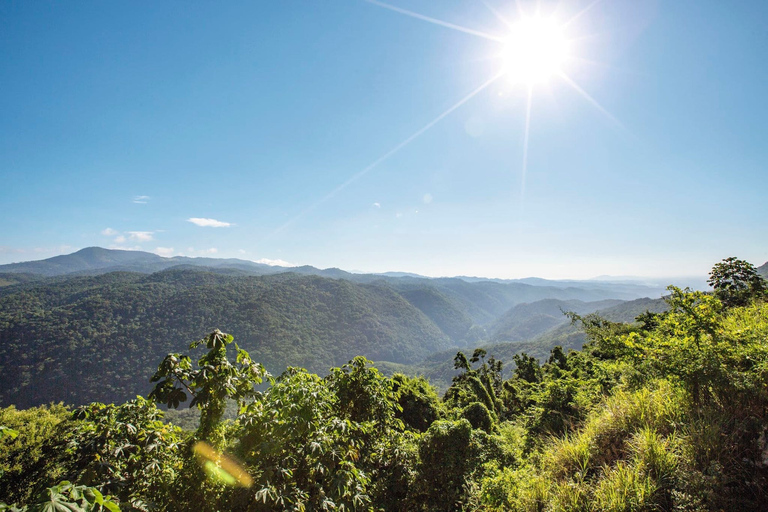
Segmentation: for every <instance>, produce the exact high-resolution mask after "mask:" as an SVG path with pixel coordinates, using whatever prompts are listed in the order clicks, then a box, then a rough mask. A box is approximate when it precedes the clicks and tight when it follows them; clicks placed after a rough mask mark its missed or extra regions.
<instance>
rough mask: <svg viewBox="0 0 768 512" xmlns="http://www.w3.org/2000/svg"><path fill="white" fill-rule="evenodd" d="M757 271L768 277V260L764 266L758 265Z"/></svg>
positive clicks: (765, 277)
mask: <svg viewBox="0 0 768 512" xmlns="http://www.w3.org/2000/svg"><path fill="white" fill-rule="evenodd" d="M757 273H758V274H760V275H761V276H763V278H764V279H768V262H765V263H763V264H762V266H760V267H757Z"/></svg>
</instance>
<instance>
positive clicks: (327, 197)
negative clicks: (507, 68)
mask: <svg viewBox="0 0 768 512" xmlns="http://www.w3.org/2000/svg"><path fill="white" fill-rule="evenodd" d="M502 75H503V73H498V74H496V75H494V76H493V77H491V78H490V79H489V80H487V81H486V82H484V83H483V84H482V85H480V86H479V87H477V88H476V89H475V90H473V91H472V92H470V93H469V94H467V95H466V96H464V97H463V98H462V99H460V100H459V101H457V102H456V103H454V104H453V105H452V106H451V107H449V108H448V109H446V110H445V111H443V113H442V114H440V115H439V116H437V117H436V118H434V119H433V120H432V121H430V122H429V123H427V124H425V125H424V126H422V127H421V128H420V129H419V130H417V131H416V132H414V133H413V134H412V135H411V136H410V137H408V138H407V139H405V140H403V141H402V142H401V143H400V144H398V145H397V146H395V147H393V148H392V149H390V150H389V151H387V152H386V153H384V154H383V155H382V156H380V157H379V158H378V159H376V160H375V161H374V162H373V163H371V164H370V165H368V166H367V167H366V168H364V169H363V170H361V171H359V172H358V173H356V174H354V175H352V176H351V177H350V178H349V179H348V180H347V181H345V182H344V183H342V184H341V185H339V186H338V187H336V188H335V189H333V190H332V191H330V192H329V193H328V194H326V195H325V196H324V197H323V198H322V199H320V200H318V201H317V202H315V203H314V204H312V205H310V206H309V207H307V208H306V209H304V210H303V211H302V212H301V213H299V214H298V215H296V216H295V217H293V218H292V219H291V220H289V221H288V222H286V223H285V224H283V225H282V226H280V227H278V228H277V229H276V230H275V231H274V232H272V235H276V234H278V233H280V232H281V231H283V230H284V229H286V228H287V227H289V226H291V225H293V224H294V223H295V222H296V221H298V220H300V219H301V218H303V217H304V216H305V215H307V214H308V213H310V212H312V211H313V210H314V209H316V208H317V207H318V206H320V205H322V204H323V203H325V202H326V201H328V200H330V199H332V198H333V197H334V196H335V195H336V194H338V193H339V192H341V191H342V190H344V189H345V188H347V187H348V186H349V185H351V184H352V183H354V182H355V181H357V180H359V179H360V178H362V177H363V176H365V175H366V174H368V173H369V172H371V171H372V170H373V169H374V168H375V167H377V166H378V165H379V164H381V163H382V162H384V161H385V160H387V159H388V158H390V157H391V156H392V155H394V154H395V153H397V152H398V151H400V150H401V149H403V148H404V147H405V146H407V145H408V144H410V143H411V142H413V141H414V140H416V139H417V138H418V137H420V136H421V135H423V134H424V132H426V131H427V130H429V129H430V128H432V127H433V126H435V125H436V124H437V123H439V122H440V121H441V120H442V119H444V118H445V117H446V116H448V115H449V114H450V113H451V112H453V111H454V110H456V109H457V108H459V107H461V106H462V105H464V104H465V103H466V102H468V101H469V100H471V99H472V98H473V97H475V96H476V95H477V94H478V93H480V92H481V91H482V90H483V89H485V88H486V87H488V86H489V85H491V84H492V83H493V82H495V81H496V80H498V79H499V78H500V77H501V76H502Z"/></svg>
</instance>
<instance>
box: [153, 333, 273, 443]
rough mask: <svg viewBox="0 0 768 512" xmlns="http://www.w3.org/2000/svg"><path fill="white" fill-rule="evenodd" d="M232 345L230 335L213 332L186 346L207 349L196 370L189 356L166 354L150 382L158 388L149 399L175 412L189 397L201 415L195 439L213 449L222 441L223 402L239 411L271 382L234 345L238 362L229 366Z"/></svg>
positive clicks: (264, 371)
mask: <svg viewBox="0 0 768 512" xmlns="http://www.w3.org/2000/svg"><path fill="white" fill-rule="evenodd" d="M232 341H233V338H232V336H231V335H230V334H226V333H223V332H221V331H220V330H218V329H216V330H215V331H213V332H212V333H211V334H209V335H208V336H206V337H205V338H203V339H201V340H198V341H195V342H193V343H192V344H191V345H190V346H189V348H197V347H199V346H200V345H203V344H205V346H206V348H208V349H209V351H208V353H207V354H205V355H204V356H203V357H201V358H200V359H199V360H198V362H197V369H192V360H191V359H190V357H189V356H186V355H185V356H183V355H181V354H168V355H167V356H166V357H165V359H163V362H162V363H160V366H159V367H158V369H157V373H155V375H154V376H153V377H152V382H157V385H156V386H155V389H154V390H153V391H152V393H150V395H149V398H150V399H153V400H156V401H158V402H161V403H164V404H166V405H167V406H168V407H171V408H174V409H176V408H178V407H179V404H180V403H181V402H185V401H186V400H187V393H189V394H190V395H192V397H193V398H192V401H191V402H190V404H189V406H190V407H193V406H197V407H198V409H200V411H201V414H200V427H199V428H198V431H197V436H198V438H200V439H202V440H205V441H209V442H211V443H212V444H214V445H216V444H219V443H220V442H221V441H222V439H221V432H220V431H219V430H220V429H219V427H220V423H221V418H222V416H223V414H224V409H225V407H226V400H227V399H230V400H235V401H237V402H238V404H239V405H240V407H241V408H242V407H244V406H245V404H246V403H247V402H248V400H249V399H251V398H254V397H255V396H256V394H257V392H256V390H255V389H254V386H256V385H258V384H261V383H262V381H263V379H265V378H266V379H270V378H271V377H270V375H269V373H267V371H266V370H265V369H264V367H263V366H262V365H261V364H258V363H255V362H254V361H253V360H252V359H251V356H250V355H249V354H248V352H246V351H245V350H243V349H241V348H240V347H238V346H237V344H236V343H235V350H236V351H237V362H236V364H235V365H233V364H232V363H231V362H229V359H227V346H228V345H229V344H230V343H232ZM161 379H162V380H161ZM158 381H159V382H158Z"/></svg>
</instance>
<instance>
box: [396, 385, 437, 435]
mask: <svg viewBox="0 0 768 512" xmlns="http://www.w3.org/2000/svg"><path fill="white" fill-rule="evenodd" d="M392 391H393V392H394V393H395V394H396V396H397V401H398V403H399V404H400V408H401V411H400V412H397V413H396V414H395V416H396V417H397V418H399V419H401V420H402V421H403V423H404V424H405V425H406V426H408V427H409V428H412V429H414V430H417V431H419V432H426V431H427V429H428V428H429V426H430V425H431V424H432V423H434V422H435V421H437V420H438V419H439V418H440V416H441V415H442V410H443V407H442V404H441V403H440V398H439V397H438V396H437V393H436V392H435V389H434V388H433V387H432V385H431V384H430V383H429V381H428V380H427V379H425V378H424V377H408V376H406V375H403V374H402V373H396V374H395V375H393V376H392Z"/></svg>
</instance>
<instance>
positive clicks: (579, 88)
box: [559, 73, 625, 129]
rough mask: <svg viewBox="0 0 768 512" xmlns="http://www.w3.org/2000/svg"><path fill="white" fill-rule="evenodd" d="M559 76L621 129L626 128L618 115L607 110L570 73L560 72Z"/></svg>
mask: <svg viewBox="0 0 768 512" xmlns="http://www.w3.org/2000/svg"><path fill="white" fill-rule="evenodd" d="M559 76H560V78H562V79H563V80H564V81H565V83H567V84H568V85H570V86H571V87H573V89H574V90H575V91H576V92H578V93H579V94H581V96H582V97H583V98H584V99H585V100H587V101H588V102H590V103H591V104H592V106H593V107H595V108H596V109H597V110H599V111H600V112H601V113H602V114H603V115H604V116H606V117H607V118H608V119H610V120H611V121H613V122H614V123H615V124H616V125H617V126H619V127H620V128H621V129H625V128H624V125H623V124H622V123H621V121H619V120H618V119H616V117H614V116H613V114H611V113H610V112H608V111H607V110H606V109H605V108H604V107H603V106H602V105H600V103H598V102H597V100H596V99H595V98H593V97H592V96H590V95H589V93H588V92H587V91H585V90H584V89H582V88H581V87H580V86H579V84H577V83H576V82H574V81H573V79H572V78H571V77H569V76H568V75H566V74H565V73H560V75H559Z"/></svg>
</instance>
